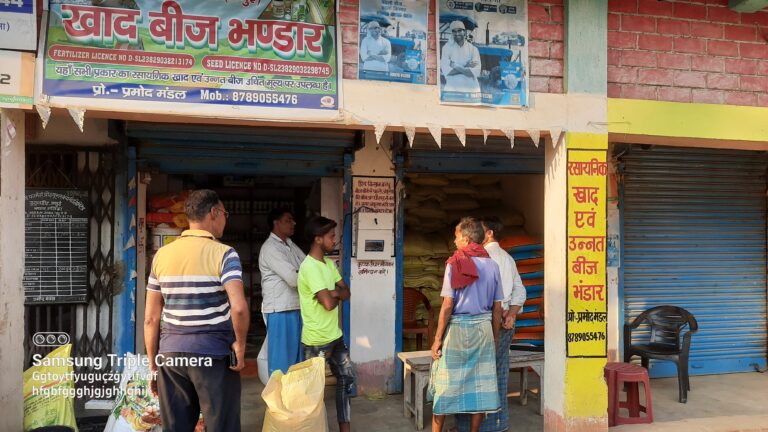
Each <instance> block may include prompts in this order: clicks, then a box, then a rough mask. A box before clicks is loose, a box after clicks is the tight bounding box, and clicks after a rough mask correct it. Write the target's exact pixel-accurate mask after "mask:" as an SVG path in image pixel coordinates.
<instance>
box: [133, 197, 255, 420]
mask: <svg viewBox="0 0 768 432" xmlns="http://www.w3.org/2000/svg"><path fill="white" fill-rule="evenodd" d="M184 210H185V212H186V214H187V217H188V218H189V225H190V229H188V230H186V231H184V232H183V233H182V234H181V237H179V238H178V239H176V240H175V241H174V242H173V243H171V244H169V245H166V246H163V247H162V248H160V250H158V251H157V253H156V254H155V258H154V260H153V261H152V270H151V272H150V275H149V281H148V282H147V303H146V312H145V315H144V343H145V344H146V348H147V356H148V357H149V367H150V371H151V372H152V374H153V378H152V379H151V381H150V388H151V389H152V392H153V393H154V394H156V395H158V397H159V399H160V417H161V419H162V423H163V430H164V431H172V432H192V431H193V430H194V429H195V425H196V424H197V422H198V418H199V416H200V411H202V413H203V421H204V423H205V427H206V430H207V431H209V432H214V431H215V432H231V431H240V371H241V370H242V369H243V367H244V366H245V340H246V336H247V335H248V323H249V320H250V317H249V312H248V303H247V302H246V299H245V293H244V291H243V280H242V267H241V265H240V258H239V256H238V255H237V252H235V250H234V249H233V248H231V247H229V246H227V245H224V244H222V243H220V242H219V241H218V240H216V239H217V238H220V237H221V236H222V235H223V234H224V227H225V226H226V223H227V217H228V216H229V213H228V212H227V211H226V210H225V209H224V205H223V204H222V202H221V200H220V199H219V197H218V195H217V194H216V192H214V191H212V190H197V191H194V192H192V193H191V194H190V195H189V198H187V201H186V203H185V206H184ZM161 314H162V320H163V325H162V330H161V329H160V318H161ZM155 374H156V377H155V376H154V375H155Z"/></svg>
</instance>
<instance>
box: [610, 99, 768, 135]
mask: <svg viewBox="0 0 768 432" xmlns="http://www.w3.org/2000/svg"><path fill="white" fill-rule="evenodd" d="M608 132H609V133H611V134H631V135H650V136H662V137H676V138H678V137H679V138H701V139H713V140H740V141H768V108H761V107H746V106H733V105H711V104H692V103H678V102H659V101H647V100H636V99H608Z"/></svg>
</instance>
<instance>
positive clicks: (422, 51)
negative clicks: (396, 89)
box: [358, 0, 428, 84]
mask: <svg viewBox="0 0 768 432" xmlns="http://www.w3.org/2000/svg"><path fill="white" fill-rule="evenodd" d="M427 12H428V3H427V1H426V0H360V46H359V48H360V50H359V57H360V58H359V59H358V65H359V66H358V77H359V78H360V79H367V80H376V81H391V82H405V83H411V84H424V83H425V82H426V47H427Z"/></svg>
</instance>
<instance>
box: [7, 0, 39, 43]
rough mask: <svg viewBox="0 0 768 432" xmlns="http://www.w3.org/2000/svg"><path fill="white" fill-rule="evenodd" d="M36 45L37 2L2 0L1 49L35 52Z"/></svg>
mask: <svg viewBox="0 0 768 432" xmlns="http://www.w3.org/2000/svg"><path fill="white" fill-rule="evenodd" d="M36 43H37V4H36V2H35V0H0V49H9V50H19V51H34V50H35V45H36Z"/></svg>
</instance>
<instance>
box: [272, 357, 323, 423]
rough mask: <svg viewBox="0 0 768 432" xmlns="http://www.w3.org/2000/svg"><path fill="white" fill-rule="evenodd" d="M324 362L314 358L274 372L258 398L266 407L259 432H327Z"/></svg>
mask: <svg viewBox="0 0 768 432" xmlns="http://www.w3.org/2000/svg"><path fill="white" fill-rule="evenodd" d="M324 395H325V359H324V358H320V357H315V358H312V359H309V360H307V361H305V362H302V363H299V364H296V365H293V366H291V368H290V369H288V373H287V374H283V373H282V372H281V371H280V370H277V371H275V372H274V373H273V374H272V376H271V377H270V378H269V382H268V383H267V386H266V387H265V388H264V391H262V392H261V397H262V398H263V399H264V402H265V403H266V404H267V411H266V413H265V414H264V426H263V428H262V432H328V419H327V417H326V413H325V403H324V402H323V396H324Z"/></svg>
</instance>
